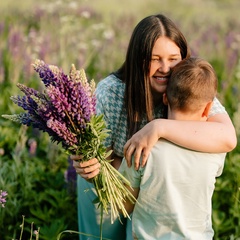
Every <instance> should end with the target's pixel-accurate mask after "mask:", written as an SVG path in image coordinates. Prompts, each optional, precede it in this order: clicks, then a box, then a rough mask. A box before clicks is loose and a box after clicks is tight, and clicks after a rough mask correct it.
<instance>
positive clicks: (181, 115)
mask: <svg viewBox="0 0 240 240" xmlns="http://www.w3.org/2000/svg"><path fill="white" fill-rule="evenodd" d="M201 113H202V112H201V111H199V112H195V113H192V112H182V111H171V109H168V119H172V120H179V121H206V120H207V119H206V118H203V117H202V114H201Z"/></svg>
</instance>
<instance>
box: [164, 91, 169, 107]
mask: <svg viewBox="0 0 240 240" xmlns="http://www.w3.org/2000/svg"><path fill="white" fill-rule="evenodd" d="M163 103H164V104H165V105H168V99H167V94H166V93H164V94H163Z"/></svg>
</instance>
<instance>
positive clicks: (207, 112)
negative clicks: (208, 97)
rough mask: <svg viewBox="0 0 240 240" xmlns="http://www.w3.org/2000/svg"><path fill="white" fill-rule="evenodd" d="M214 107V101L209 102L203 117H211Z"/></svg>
mask: <svg viewBox="0 0 240 240" xmlns="http://www.w3.org/2000/svg"><path fill="white" fill-rule="evenodd" d="M212 105H213V101H211V102H208V103H207V104H206V106H205V108H204V111H203V113H202V117H206V118H208V115H209V112H210V110H211V107H212Z"/></svg>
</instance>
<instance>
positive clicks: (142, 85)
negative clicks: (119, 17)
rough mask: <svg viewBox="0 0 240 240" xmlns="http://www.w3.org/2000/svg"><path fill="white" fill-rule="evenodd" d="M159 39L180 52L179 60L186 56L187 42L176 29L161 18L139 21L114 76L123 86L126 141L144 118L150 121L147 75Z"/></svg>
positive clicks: (151, 111) (150, 98) (151, 103)
mask: <svg viewBox="0 0 240 240" xmlns="http://www.w3.org/2000/svg"><path fill="white" fill-rule="evenodd" d="M160 36H166V37H168V38H169V39H171V40H172V41H173V42H175V43H176V45H177V46H178V47H179V48H180V52H181V57H182V59H184V58H187V57H189V56H190V49H189V47H188V44H187V41H186V39H185V37H184V36H183V34H182V33H181V32H180V30H179V29H178V28H177V26H176V25H175V24H174V23H173V22H172V21H171V20H170V19H169V18H167V17H165V16H164V15H162V14H158V15H151V16H148V17H146V18H144V19H143V20H141V21H140V22H139V23H138V24H137V26H136V27H135V29H134V30H133V33H132V36H131V39H130V42H129V45H128V50H127V54H126V59H125V62H124V63H123V65H122V66H121V67H120V68H119V69H118V70H117V71H116V72H115V73H114V74H115V75H116V76H117V77H119V78H120V79H121V80H122V81H123V82H125V84H126V87H125V96H124V104H125V107H126V109H127V124H128V137H131V136H132V135H133V134H134V133H135V132H137V131H138V130H139V124H140V123H141V121H142V119H143V117H144V116H146V117H147V120H148V121H151V120H152V119H153V99H152V93H151V88H150V80H149V71H150V64H151V58H152V49H153V46H154V44H155V42H156V40H157V39H158V38H159V37H160Z"/></svg>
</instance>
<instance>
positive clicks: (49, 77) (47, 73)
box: [33, 60, 56, 87]
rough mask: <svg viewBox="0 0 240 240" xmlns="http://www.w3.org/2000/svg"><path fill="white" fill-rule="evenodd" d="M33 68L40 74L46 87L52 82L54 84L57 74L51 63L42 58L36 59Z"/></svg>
mask: <svg viewBox="0 0 240 240" xmlns="http://www.w3.org/2000/svg"><path fill="white" fill-rule="evenodd" d="M33 68H34V70H35V71H36V72H37V73H38V74H39V77H40V78H41V80H42V82H43V83H44V85H45V86H46V87H48V86H49V85H50V84H54V82H55V78H56V76H55V74H54V73H53V71H52V70H51V69H50V68H49V65H47V64H46V63H45V62H43V61H41V60H36V62H35V63H34V64H33Z"/></svg>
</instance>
